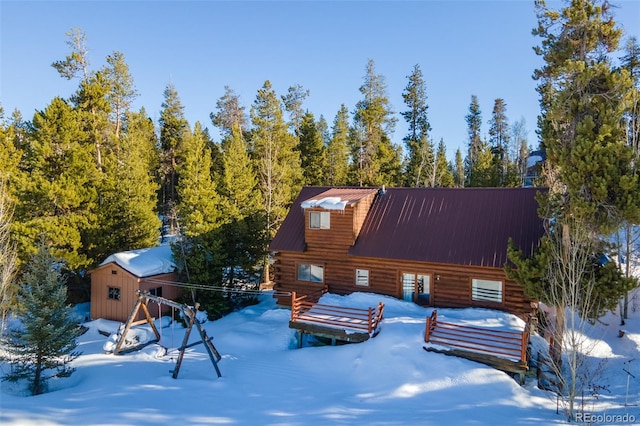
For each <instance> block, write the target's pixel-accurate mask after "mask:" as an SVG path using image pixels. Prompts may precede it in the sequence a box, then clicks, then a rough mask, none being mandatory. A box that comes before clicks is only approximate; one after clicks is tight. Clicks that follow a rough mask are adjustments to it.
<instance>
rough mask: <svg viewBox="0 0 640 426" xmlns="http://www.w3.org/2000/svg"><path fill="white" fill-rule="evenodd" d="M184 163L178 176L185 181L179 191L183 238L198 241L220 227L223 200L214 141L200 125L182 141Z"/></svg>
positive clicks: (179, 210)
mask: <svg viewBox="0 0 640 426" xmlns="http://www.w3.org/2000/svg"><path fill="white" fill-rule="evenodd" d="M182 155H183V157H182V161H181V162H180V164H179V168H178V169H177V170H176V172H177V173H178V174H179V175H180V178H181V179H182V181H179V182H178V187H177V188H176V190H177V193H178V199H179V200H180V201H179V203H178V206H177V210H178V216H179V217H180V226H181V228H182V234H183V235H185V236H187V237H197V236H199V235H204V234H209V233H211V232H212V231H213V230H214V229H216V228H217V227H219V226H220V220H221V218H220V211H219V209H218V205H219V199H218V192H217V188H216V183H215V178H214V176H213V175H212V165H211V141H210V140H209V137H208V135H207V134H206V133H205V131H204V129H203V128H202V125H201V124H200V122H197V123H196V124H195V127H194V130H193V133H190V134H188V135H186V137H184V138H183V140H182Z"/></svg>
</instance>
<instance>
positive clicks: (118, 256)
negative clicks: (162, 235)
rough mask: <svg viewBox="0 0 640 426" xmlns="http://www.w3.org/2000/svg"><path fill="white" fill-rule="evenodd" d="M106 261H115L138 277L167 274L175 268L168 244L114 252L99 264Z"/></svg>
mask: <svg viewBox="0 0 640 426" xmlns="http://www.w3.org/2000/svg"><path fill="white" fill-rule="evenodd" d="M108 263H116V264H117V265H119V266H120V267H122V268H123V269H125V270H127V271H129V272H131V273H132V274H133V275H135V276H137V277H140V278H143V277H149V276H152V275H158V274H167V273H169V272H173V271H174V270H175V269H176V265H175V263H174V261H173V254H172V253H171V246H170V245H168V244H165V245H161V246H157V247H151V248H144V249H138V250H131V251H124V252H121V253H115V254H112V255H111V256H109V257H107V258H106V259H105V260H104V261H103V262H102V263H101V264H100V266H103V265H106V264H108Z"/></svg>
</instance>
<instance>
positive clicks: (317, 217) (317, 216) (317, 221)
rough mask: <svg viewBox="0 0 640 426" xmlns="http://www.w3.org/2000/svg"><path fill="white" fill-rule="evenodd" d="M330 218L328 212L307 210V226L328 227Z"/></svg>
mask: <svg viewBox="0 0 640 426" xmlns="http://www.w3.org/2000/svg"><path fill="white" fill-rule="evenodd" d="M330 218H331V215H330V213H329V212H309V228H311V229H329V226H330Z"/></svg>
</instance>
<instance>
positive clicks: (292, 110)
mask: <svg viewBox="0 0 640 426" xmlns="http://www.w3.org/2000/svg"><path fill="white" fill-rule="evenodd" d="M308 96H309V91H308V90H305V89H304V88H303V87H302V86H301V85H300V84H296V85H295V86H289V90H288V91H287V94H286V95H283V96H282V102H283V103H284V109H285V111H287V112H288V113H289V120H290V121H289V127H290V128H291V130H293V134H294V135H295V136H296V137H299V136H300V128H301V126H302V120H303V117H304V115H305V112H304V111H303V109H302V103H303V102H304V100H305V99H306V98H307V97H308Z"/></svg>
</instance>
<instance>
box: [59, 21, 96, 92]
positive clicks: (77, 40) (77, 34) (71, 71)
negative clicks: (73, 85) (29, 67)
mask: <svg viewBox="0 0 640 426" xmlns="http://www.w3.org/2000/svg"><path fill="white" fill-rule="evenodd" d="M66 35H67V37H68V38H69V40H67V41H66V43H67V46H69V47H70V48H71V53H70V54H69V55H67V57H66V58H65V59H64V60H62V61H56V62H54V63H53V64H51V66H52V67H53V68H55V69H56V70H57V71H58V73H60V75H61V76H62V77H64V78H66V79H67V80H71V79H72V78H76V77H78V75H79V74H80V73H82V74H81V76H80V77H81V78H82V80H87V79H88V78H89V49H88V48H87V45H86V44H87V35H86V34H85V32H84V31H83V30H82V29H80V28H71V29H70V30H69V31H68V32H67V33H66Z"/></svg>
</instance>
